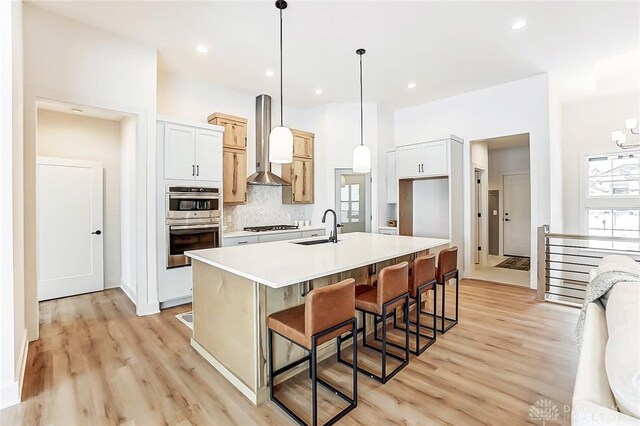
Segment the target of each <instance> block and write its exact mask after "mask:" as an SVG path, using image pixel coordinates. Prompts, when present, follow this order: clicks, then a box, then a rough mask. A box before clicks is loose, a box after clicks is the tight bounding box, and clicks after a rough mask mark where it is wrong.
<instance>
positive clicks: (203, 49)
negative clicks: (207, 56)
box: [196, 44, 209, 53]
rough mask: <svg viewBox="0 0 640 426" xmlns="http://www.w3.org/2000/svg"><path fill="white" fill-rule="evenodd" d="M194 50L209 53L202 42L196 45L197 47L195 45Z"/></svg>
mask: <svg viewBox="0 0 640 426" xmlns="http://www.w3.org/2000/svg"><path fill="white" fill-rule="evenodd" d="M196 50H197V51H198V53H209V48H208V47H207V46H204V45H202V44H200V45H198V47H196Z"/></svg>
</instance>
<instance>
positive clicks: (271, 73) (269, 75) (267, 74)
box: [264, 70, 276, 77]
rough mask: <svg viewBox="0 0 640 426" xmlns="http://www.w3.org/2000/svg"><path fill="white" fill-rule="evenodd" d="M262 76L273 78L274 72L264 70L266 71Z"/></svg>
mask: <svg viewBox="0 0 640 426" xmlns="http://www.w3.org/2000/svg"><path fill="white" fill-rule="evenodd" d="M264 75H266V76H267V77H273V76H274V75H276V73H274V72H273V71H271V70H266V71H265V72H264Z"/></svg>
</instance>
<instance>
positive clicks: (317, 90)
mask: <svg viewBox="0 0 640 426" xmlns="http://www.w3.org/2000/svg"><path fill="white" fill-rule="evenodd" d="M313 93H315V94H316V95H322V89H316V90H314V92H313Z"/></svg>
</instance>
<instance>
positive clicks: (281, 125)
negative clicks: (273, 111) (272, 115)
mask: <svg viewBox="0 0 640 426" xmlns="http://www.w3.org/2000/svg"><path fill="white" fill-rule="evenodd" d="M282 72H283V68H282V9H280V127H283V126H284V125H283V124H282V123H283V121H282V116H283V111H284V101H283V96H282Z"/></svg>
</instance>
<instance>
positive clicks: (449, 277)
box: [420, 269, 460, 334]
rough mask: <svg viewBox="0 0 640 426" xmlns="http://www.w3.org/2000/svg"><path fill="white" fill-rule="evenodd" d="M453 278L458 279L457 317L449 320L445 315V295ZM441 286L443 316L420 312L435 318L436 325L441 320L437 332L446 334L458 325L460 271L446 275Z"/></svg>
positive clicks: (456, 270) (435, 313) (455, 270)
mask: <svg viewBox="0 0 640 426" xmlns="http://www.w3.org/2000/svg"><path fill="white" fill-rule="evenodd" d="M453 278H455V279H456V305H455V313H456V316H455V317H454V318H449V317H448V316H447V315H446V314H445V294H446V293H447V288H446V287H445V286H446V285H447V283H448V282H449V280H452V279H453ZM438 284H440V283H438ZM438 284H436V287H437V286H438ZM440 285H442V294H441V297H440V299H441V303H442V312H441V314H440V315H437V312H436V311H434V312H433V314H432V313H430V312H427V311H420V313H422V314H424V315H428V316H430V317H434V318H433V321H434V323H437V322H438V321H437V319H440V327H439V328H437V330H438V332H439V333H441V334H444V333H446V332H447V331H449V330H450V329H451V328H452V327H454V326H455V325H457V324H458V301H459V299H460V272H459V271H458V269H454V270H453V271H449V272H447V273H446V274H444V275H443V276H442V284H440ZM445 320H446V321H449V325H445Z"/></svg>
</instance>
